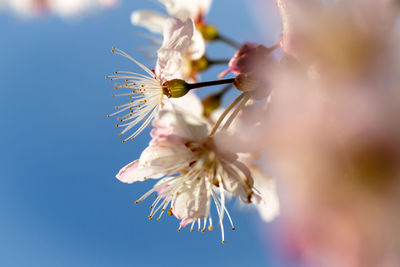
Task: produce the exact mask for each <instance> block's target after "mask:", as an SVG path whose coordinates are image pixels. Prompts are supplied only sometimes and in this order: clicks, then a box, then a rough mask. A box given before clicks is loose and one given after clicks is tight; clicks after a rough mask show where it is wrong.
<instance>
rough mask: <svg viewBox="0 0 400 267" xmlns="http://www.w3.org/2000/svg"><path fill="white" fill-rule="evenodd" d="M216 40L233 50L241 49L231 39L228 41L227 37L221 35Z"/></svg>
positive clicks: (239, 45)
mask: <svg viewBox="0 0 400 267" xmlns="http://www.w3.org/2000/svg"><path fill="white" fill-rule="evenodd" d="M218 40H220V41H221V42H224V43H226V44H227V45H230V46H232V47H233V48H235V49H240V48H241V47H242V45H241V44H239V43H237V42H235V41H233V40H232V39H229V38H228V37H226V36H223V35H218Z"/></svg>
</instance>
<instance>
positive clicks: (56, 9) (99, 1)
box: [0, 0, 118, 18]
mask: <svg viewBox="0 0 400 267" xmlns="http://www.w3.org/2000/svg"><path fill="white" fill-rule="evenodd" d="M117 2H118V0H0V10H2V9H4V10H10V11H12V12H14V13H16V14H18V15H20V16H23V17H28V18H32V17H37V16H40V15H43V14H47V13H51V14H55V15H58V16H61V17H72V16H76V15H80V14H82V13H86V12H91V11H93V10H94V9H97V8H108V7H112V6H114V5H115V4H116V3H117Z"/></svg>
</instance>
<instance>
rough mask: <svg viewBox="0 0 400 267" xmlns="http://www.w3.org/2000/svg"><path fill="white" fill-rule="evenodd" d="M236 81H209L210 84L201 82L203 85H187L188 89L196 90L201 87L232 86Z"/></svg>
mask: <svg viewBox="0 0 400 267" xmlns="http://www.w3.org/2000/svg"><path fill="white" fill-rule="evenodd" d="M234 82H235V79H234V78H233V79H224V80H216V81H209V82H201V83H186V88H187V89H188V90H191V89H194V88H200V87H206V86H214V85H220V84H230V83H234Z"/></svg>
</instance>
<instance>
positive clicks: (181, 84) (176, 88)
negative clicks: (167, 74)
mask: <svg viewBox="0 0 400 267" xmlns="http://www.w3.org/2000/svg"><path fill="white" fill-rule="evenodd" d="M186 85H187V83H186V82H185V81H184V80H181V79H173V80H170V81H166V82H165V83H164V84H163V89H164V95H166V96H168V97H173V98H178V97H182V96H184V95H186V94H187V92H189V89H188V88H187V86H186Z"/></svg>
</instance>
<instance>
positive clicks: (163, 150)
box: [139, 135, 194, 175]
mask: <svg viewBox="0 0 400 267" xmlns="http://www.w3.org/2000/svg"><path fill="white" fill-rule="evenodd" d="M193 157H194V155H193V153H192V151H190V150H189V149H188V148H187V147H186V146H185V144H184V141H183V140H182V138H180V137H178V136H174V135H170V136H166V137H165V138H162V139H160V141H159V142H153V143H151V145H150V146H149V147H147V148H146V149H145V150H144V151H143V152H142V154H141V156H140V159H139V165H140V167H145V168H151V169H153V170H154V171H155V172H157V173H162V174H165V175H166V174H174V173H177V172H179V171H180V170H182V169H183V168H186V167H188V166H189V164H190V162H192V161H193Z"/></svg>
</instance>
